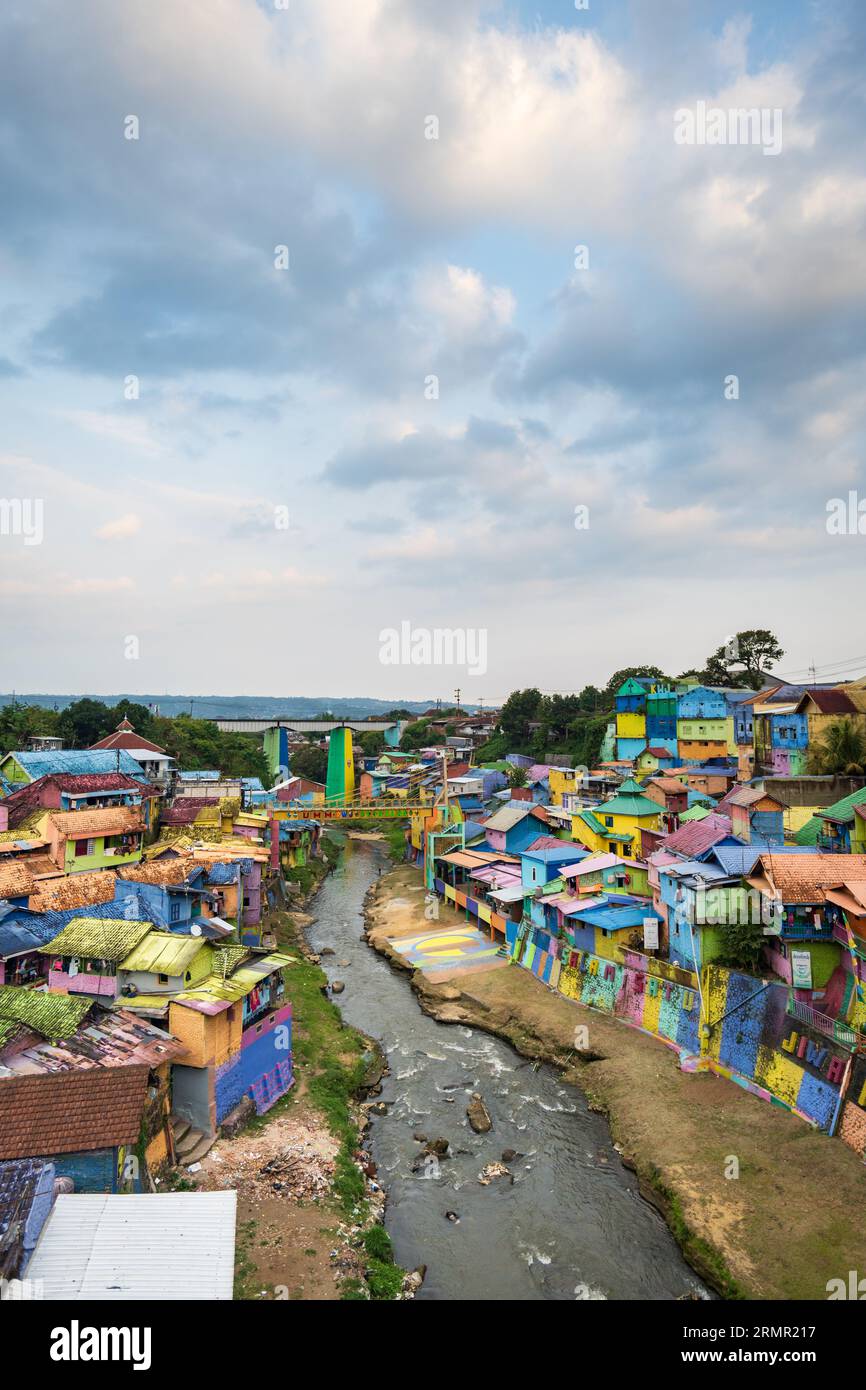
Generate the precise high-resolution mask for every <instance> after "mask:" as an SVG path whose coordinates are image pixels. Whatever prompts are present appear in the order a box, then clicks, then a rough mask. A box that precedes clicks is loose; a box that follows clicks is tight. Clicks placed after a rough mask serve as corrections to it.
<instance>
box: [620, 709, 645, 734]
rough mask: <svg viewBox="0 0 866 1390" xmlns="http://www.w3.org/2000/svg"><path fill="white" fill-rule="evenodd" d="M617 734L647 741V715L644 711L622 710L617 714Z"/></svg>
mask: <svg viewBox="0 0 866 1390" xmlns="http://www.w3.org/2000/svg"><path fill="white" fill-rule="evenodd" d="M616 736H617V738H642V739H643V740H644V741H646V715H645V714H644V713H643V711H638V710H621V711H620V712H619V713H618V714H617V716H616Z"/></svg>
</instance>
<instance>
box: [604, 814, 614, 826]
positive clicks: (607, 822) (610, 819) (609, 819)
mask: <svg viewBox="0 0 866 1390" xmlns="http://www.w3.org/2000/svg"><path fill="white" fill-rule="evenodd" d="M604 823H605V825H613V816H605V818H604Z"/></svg>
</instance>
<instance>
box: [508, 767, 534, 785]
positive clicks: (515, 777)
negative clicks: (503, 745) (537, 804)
mask: <svg viewBox="0 0 866 1390" xmlns="http://www.w3.org/2000/svg"><path fill="white" fill-rule="evenodd" d="M505 775H506V777H507V778H508V785H509V787H525V786H526V784H527V782H528V781H529V777H528V776H527V773H526V768H525V767H516V766H514V765H513V764H512V766H511V767H510V768H509V769H508V771H507V772H506V774H505Z"/></svg>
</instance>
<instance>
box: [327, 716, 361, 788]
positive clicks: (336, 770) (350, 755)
mask: <svg viewBox="0 0 866 1390" xmlns="http://www.w3.org/2000/svg"><path fill="white" fill-rule="evenodd" d="M354 796H355V755H354V750H353V748H352V730H351V729H346V728H343V729H333V730H332V731H331V739H330V742H329V744H328V780H327V784H326V787H325V800H326V801H352V800H353V799H354Z"/></svg>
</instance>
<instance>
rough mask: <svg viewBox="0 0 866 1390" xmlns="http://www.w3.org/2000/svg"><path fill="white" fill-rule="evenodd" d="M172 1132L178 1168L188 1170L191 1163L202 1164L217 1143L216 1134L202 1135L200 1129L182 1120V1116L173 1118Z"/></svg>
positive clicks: (173, 1116)
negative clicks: (181, 1166)
mask: <svg viewBox="0 0 866 1390" xmlns="http://www.w3.org/2000/svg"><path fill="white" fill-rule="evenodd" d="M171 1132H172V1135H173V1137H174V1152H175V1156H176V1158H177V1162H178V1166H180V1165H183V1166H184V1167H187V1168H188V1167H189V1165H190V1164H191V1163H201V1160H202V1159H203V1158H204V1156H205V1154H208V1153H210V1151H211V1149H212V1148H213V1146H214V1144H215V1143H216V1135H215V1134H202V1132H201V1130H200V1129H195V1128H194V1127H193V1126H192V1125H191V1124H190V1122H189V1120H183V1119H181V1117H180V1115H172V1116H171Z"/></svg>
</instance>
